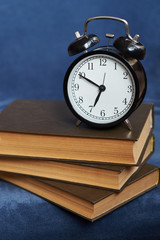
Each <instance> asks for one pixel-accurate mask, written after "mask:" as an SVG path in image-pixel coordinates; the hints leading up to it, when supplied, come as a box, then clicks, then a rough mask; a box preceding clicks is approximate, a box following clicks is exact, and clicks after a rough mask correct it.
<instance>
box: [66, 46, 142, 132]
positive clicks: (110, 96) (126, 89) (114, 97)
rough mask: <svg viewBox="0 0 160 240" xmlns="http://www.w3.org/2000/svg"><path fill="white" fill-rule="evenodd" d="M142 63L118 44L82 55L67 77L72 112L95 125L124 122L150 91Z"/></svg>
mask: <svg viewBox="0 0 160 240" xmlns="http://www.w3.org/2000/svg"><path fill="white" fill-rule="evenodd" d="M146 85H147V83H146V75H145V71H144V69H143V66H142V65H141V63H140V62H139V61H138V60H136V59H133V58H128V59H127V58H125V57H124V56H122V55H121V54H120V52H119V51H118V50H116V49H115V48H114V47H112V48H105V47H104V48H98V49H96V50H94V51H91V52H88V53H85V54H83V55H81V56H80V57H78V58H77V59H76V60H75V61H74V62H73V63H72V64H71V66H70V67H69V68H68V70H67V72H66V75H65V78H64V85H63V90H64V97H65V100H66V103H67V105H68V107H69V108H70V110H71V111H72V113H73V114H74V115H75V116H76V117H77V118H78V119H79V120H81V121H83V122H85V123H86V124H89V125H90V126H93V127H98V128H107V127H111V126H114V125H117V124H119V123H121V122H123V121H124V120H125V119H127V118H128V116H129V115H130V114H131V113H132V112H133V111H134V110H135V109H136V108H137V107H138V106H139V104H140V103H141V101H142V100H143V98H144V96H145V92H146Z"/></svg>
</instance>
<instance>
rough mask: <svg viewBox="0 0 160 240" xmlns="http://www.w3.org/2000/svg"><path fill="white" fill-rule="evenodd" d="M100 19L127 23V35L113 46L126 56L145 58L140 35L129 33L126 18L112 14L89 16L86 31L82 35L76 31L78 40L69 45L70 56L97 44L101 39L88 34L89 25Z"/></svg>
mask: <svg viewBox="0 0 160 240" xmlns="http://www.w3.org/2000/svg"><path fill="white" fill-rule="evenodd" d="M100 19H109V20H115V21H119V22H122V23H124V24H125V30H126V36H122V37H119V38H117V39H116V40H115V41H114V43H113V46H114V47H115V48H116V49H118V50H119V51H120V52H121V53H122V54H123V55H124V56H126V57H132V58H136V59H138V60H142V59H144V57H145V55H146V49H145V47H144V46H143V44H141V43H140V42H139V41H138V38H139V35H138V34H136V35H135V36H134V38H132V37H131V35H130V33H129V25H128V22H127V21H126V20H125V19H122V18H118V17H111V16H96V17H91V18H88V19H87V20H86V21H85V23H84V32H83V34H82V35H80V34H79V32H76V33H75V34H76V40H75V41H74V42H72V43H71V44H70V45H69V46H68V53H69V55H70V56H73V55H75V54H78V53H81V52H83V51H84V52H86V51H87V50H88V49H89V48H91V47H93V46H94V45H96V44H97V43H98V42H99V41H100V40H99V38H98V36H97V35H95V34H87V26H88V23H89V22H90V21H93V20H100Z"/></svg>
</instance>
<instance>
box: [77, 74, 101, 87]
mask: <svg viewBox="0 0 160 240" xmlns="http://www.w3.org/2000/svg"><path fill="white" fill-rule="evenodd" d="M78 75H79V76H80V77H82V78H84V79H85V80H86V81H88V82H90V83H92V84H93V85H95V86H97V87H98V88H99V87H100V86H99V85H98V84H97V83H95V82H93V81H92V80H90V79H88V78H86V77H84V76H82V75H81V74H78Z"/></svg>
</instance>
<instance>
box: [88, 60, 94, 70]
mask: <svg viewBox="0 0 160 240" xmlns="http://www.w3.org/2000/svg"><path fill="white" fill-rule="evenodd" d="M88 70H93V63H92V62H91V63H90V62H89V63H88Z"/></svg>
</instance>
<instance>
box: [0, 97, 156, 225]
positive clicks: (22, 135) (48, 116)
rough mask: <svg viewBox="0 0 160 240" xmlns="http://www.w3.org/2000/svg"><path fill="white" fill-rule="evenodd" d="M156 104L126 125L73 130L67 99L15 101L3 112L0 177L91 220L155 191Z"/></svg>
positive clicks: (0, 116) (0, 120) (145, 105)
mask: <svg viewBox="0 0 160 240" xmlns="http://www.w3.org/2000/svg"><path fill="white" fill-rule="evenodd" d="M153 115H154V113H153V104H149V103H143V104H141V106H140V107H139V108H138V109H137V110H136V111H135V112H134V113H133V114H132V115H131V116H130V117H129V121H130V123H131V125H132V131H130V130H128V128H127V127H126V126H125V124H123V123H122V124H121V125H119V126H116V127H114V128H110V129H105V130H104V129H103V130H102V129H93V128H89V127H87V126H86V125H85V124H83V123H82V124H81V125H80V126H79V127H77V126H76V118H75V117H74V116H73V115H72V113H70V111H69V110H68V108H67V106H66V104H65V102H64V101H50V100H15V101H14V102H12V103H11V104H10V105H8V106H7V107H6V108H5V109H4V110H3V111H2V112H1V114H0V178H1V179H3V180H5V181H8V182H10V183H13V184H15V185H17V186H20V187H22V188H24V189H26V190H28V191H30V192H33V193H35V194H37V195H39V196H41V197H43V198H44V199H47V200H49V201H50V202H53V203H55V204H57V205H59V206H62V207H64V208H66V209H68V210H70V211H72V212H74V213H76V214H78V215H80V216H82V217H84V218H87V219H88V220H90V221H94V220H96V219H98V218H100V217H102V216H104V215H106V214H107V213H109V212H111V211H113V210H115V209H116V208H118V207H120V206H122V205H124V204H125V203H127V202H129V201H131V200H132V199H134V198H137V197H138V196H140V195H142V194H144V193H145V192H147V191H149V190H151V189H153V188H154V187H156V186H157V184H158V182H159V169H158V167H156V166H153V165H150V164H148V163H146V161H147V160H148V158H149V157H150V156H151V154H152V153H153V149H154V137H153V134H152V130H153Z"/></svg>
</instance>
